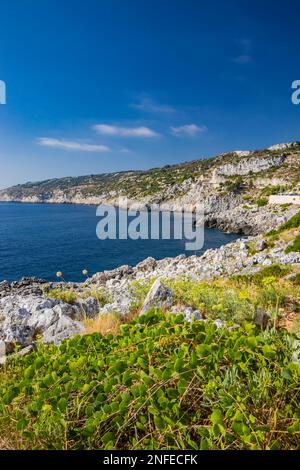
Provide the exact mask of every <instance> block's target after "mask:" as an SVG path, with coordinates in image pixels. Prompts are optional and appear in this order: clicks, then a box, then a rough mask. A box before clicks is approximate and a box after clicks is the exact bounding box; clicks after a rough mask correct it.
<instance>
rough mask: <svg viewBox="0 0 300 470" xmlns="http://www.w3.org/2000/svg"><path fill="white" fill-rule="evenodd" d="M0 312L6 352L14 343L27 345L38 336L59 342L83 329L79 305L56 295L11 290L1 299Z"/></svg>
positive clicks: (2, 337)
mask: <svg viewBox="0 0 300 470" xmlns="http://www.w3.org/2000/svg"><path fill="white" fill-rule="evenodd" d="M0 312H1V315H0V341H3V342H4V344H5V348H6V352H12V351H13V349H14V346H15V344H18V345H20V346H21V347H26V346H29V345H30V344H32V343H34V342H35V341H36V339H37V337H38V336H40V337H41V338H42V341H44V342H49V343H50V342H51V343H59V342H60V341H61V340H62V339H64V338H70V337H72V336H74V335H75V334H77V333H82V332H83V330H84V327H83V325H82V323H80V322H79V321H78V319H79V318H80V311H79V309H78V307H77V306H72V305H69V304H65V303H63V302H61V301H59V300H55V299H45V298H44V297H41V296H33V295H27V296H24V295H18V294H17V295H15V294H11V295H8V296H6V297H3V298H2V299H0Z"/></svg>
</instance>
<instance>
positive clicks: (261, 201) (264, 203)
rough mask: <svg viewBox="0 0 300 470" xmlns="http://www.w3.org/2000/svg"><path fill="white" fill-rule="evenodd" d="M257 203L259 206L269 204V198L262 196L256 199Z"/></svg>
mask: <svg viewBox="0 0 300 470" xmlns="http://www.w3.org/2000/svg"><path fill="white" fill-rule="evenodd" d="M256 204H257V206H258V207H264V206H266V205H267V204H268V199H266V198H260V199H258V200H257V201H256Z"/></svg>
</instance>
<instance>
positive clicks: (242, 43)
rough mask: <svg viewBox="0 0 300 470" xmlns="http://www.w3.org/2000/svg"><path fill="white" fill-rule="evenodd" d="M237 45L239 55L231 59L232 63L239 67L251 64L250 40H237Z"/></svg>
mask: <svg viewBox="0 0 300 470" xmlns="http://www.w3.org/2000/svg"><path fill="white" fill-rule="evenodd" d="M238 45H239V49H240V52H241V53H240V54H239V55H237V56H236V57H234V58H233V59H232V60H233V62H235V63H236V64H239V65H243V64H250V63H251V62H253V57H252V49H253V45H252V40H251V39H249V38H242V39H239V41H238Z"/></svg>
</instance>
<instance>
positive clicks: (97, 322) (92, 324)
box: [84, 307, 139, 336]
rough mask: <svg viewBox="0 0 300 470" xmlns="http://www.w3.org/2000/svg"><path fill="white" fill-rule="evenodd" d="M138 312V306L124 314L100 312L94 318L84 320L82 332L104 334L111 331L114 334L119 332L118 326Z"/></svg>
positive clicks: (127, 321) (129, 320)
mask: <svg viewBox="0 0 300 470" xmlns="http://www.w3.org/2000/svg"><path fill="white" fill-rule="evenodd" d="M138 314H139V308H138V307H137V308H133V309H131V310H130V312H129V313H127V314H126V315H120V314H118V313H116V312H110V313H100V314H99V315H98V316H97V317H96V318H87V319H86V320H84V325H85V332H84V334H85V335H90V334H93V333H101V334H102V335H103V336H106V335H108V334H110V333H111V334H112V335H114V336H116V335H118V334H119V333H120V326H121V325H122V324H124V323H130V322H131V320H133V319H134V318H135V317H136V316H138Z"/></svg>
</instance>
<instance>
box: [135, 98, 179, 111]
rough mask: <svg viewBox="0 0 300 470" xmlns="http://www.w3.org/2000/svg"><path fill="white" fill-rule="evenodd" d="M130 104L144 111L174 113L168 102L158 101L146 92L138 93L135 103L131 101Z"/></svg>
mask: <svg viewBox="0 0 300 470" xmlns="http://www.w3.org/2000/svg"><path fill="white" fill-rule="evenodd" d="M130 106H131V107H132V108H134V109H138V110H140V111H145V112H147V113H163V114H172V113H176V109H175V108H174V107H173V106H170V105H168V104H162V103H158V102H157V101H155V100H153V99H152V98H151V96H149V95H148V94H146V93H144V94H142V95H140V96H139V97H138V98H137V101H136V102H135V103H132V104H131V105H130Z"/></svg>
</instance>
